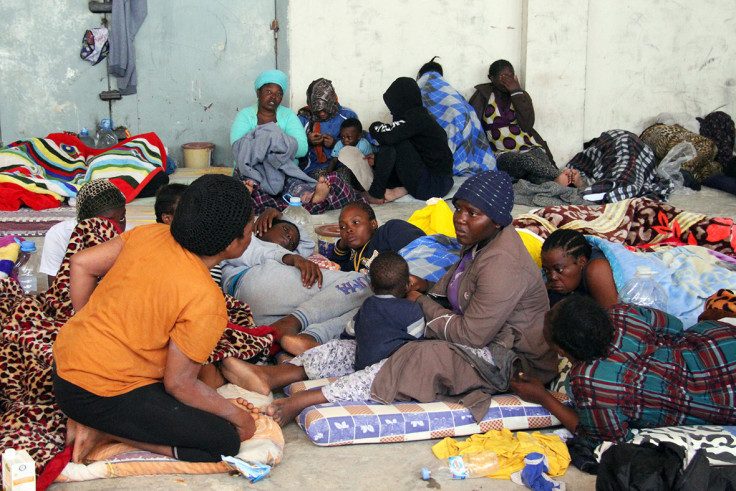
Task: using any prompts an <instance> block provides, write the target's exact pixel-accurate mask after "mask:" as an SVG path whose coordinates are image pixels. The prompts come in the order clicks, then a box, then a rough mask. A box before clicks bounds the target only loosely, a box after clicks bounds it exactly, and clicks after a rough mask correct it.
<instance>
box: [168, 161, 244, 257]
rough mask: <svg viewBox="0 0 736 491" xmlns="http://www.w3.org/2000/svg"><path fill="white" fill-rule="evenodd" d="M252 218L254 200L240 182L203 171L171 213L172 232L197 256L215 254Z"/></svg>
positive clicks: (179, 241)
mask: <svg viewBox="0 0 736 491" xmlns="http://www.w3.org/2000/svg"><path fill="white" fill-rule="evenodd" d="M252 217H253V202H252V200H251V198H250V193H249V192H248V190H247V189H246V187H245V186H243V183H242V182H240V181H238V180H237V179H235V178H234V177H230V176H224V175H222V174H206V175H204V176H202V177H200V178H199V179H197V180H196V181H194V182H193V183H192V184H190V185H189V188H187V190H186V191H184V194H182V196H181V199H179V205H178V206H177V207H176V211H175V212H174V220H173V221H172V222H171V235H173V236H174V239H175V240H176V241H177V242H178V243H179V244H180V245H181V246H182V247H183V248H185V249H187V250H188V251H191V252H193V253H194V254H197V255H199V256H216V255H217V254H219V253H221V252H222V251H224V250H225V249H226V248H227V246H229V245H230V243H231V242H232V241H233V240H235V239H237V238H240V237H242V236H243V229H245V226H246V225H247V224H248V221H249V220H250V219H251V218H252Z"/></svg>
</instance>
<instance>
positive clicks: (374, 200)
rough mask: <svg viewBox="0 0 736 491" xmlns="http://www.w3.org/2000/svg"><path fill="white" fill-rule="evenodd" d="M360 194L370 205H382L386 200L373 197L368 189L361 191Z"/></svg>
mask: <svg viewBox="0 0 736 491" xmlns="http://www.w3.org/2000/svg"><path fill="white" fill-rule="evenodd" d="M360 195H361V196H362V197H363V198H364V199H365V200H366V201H367V202H368V203H370V204H372V205H382V204H384V203H385V202H386V200H385V199H381V198H374V197H373V196H371V195H370V194H369V193H368V191H361V193H360Z"/></svg>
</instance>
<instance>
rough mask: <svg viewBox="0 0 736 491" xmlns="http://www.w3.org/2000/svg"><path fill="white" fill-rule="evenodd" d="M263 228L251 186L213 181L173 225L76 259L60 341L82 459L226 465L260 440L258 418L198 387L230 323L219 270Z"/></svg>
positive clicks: (193, 192)
mask: <svg viewBox="0 0 736 491" xmlns="http://www.w3.org/2000/svg"><path fill="white" fill-rule="evenodd" d="M252 219H253V207H252V202H251V198H250V195H249V193H248V191H247V190H246V188H245V187H244V186H243V185H242V183H240V182H238V181H237V180H236V179H234V178H232V177H226V176H222V175H205V176H203V177H201V178H199V179H197V180H196V181H194V183H192V185H191V186H190V187H189V189H188V190H187V191H186V192H185V193H184V194H183V195H182V197H181V200H180V202H179V205H178V207H177V209H176V212H175V214H174V220H173V222H172V224H171V227H169V226H167V225H164V224H152V225H146V226H141V227H137V228H134V229H132V230H130V231H128V232H125V233H124V234H122V235H121V236H119V237H116V238H114V239H112V240H110V241H109V242H106V243H104V244H100V245H98V246H95V247H92V248H90V249H86V250H84V251H81V252H79V253H77V254H75V255H74V257H72V260H71V279H70V295H71V299H72V304H73V306H74V309H75V311H76V314H75V315H74V316H73V317H72V318H71V319H70V320H69V321H68V322H67V323H66V324H65V325H64V327H62V329H61V330H60V331H59V335H58V337H57V339H56V342H55V343H54V364H55V369H54V391H55V394H56V399H57V403H58V405H59V407H60V408H61V410H62V411H63V412H64V413H65V414H66V415H67V416H68V417H69V424H68V435H67V444H74V452H73V457H72V460H73V461H74V462H81V461H83V460H84V458H85V456H86V455H87V453H89V451H90V450H91V449H92V448H93V447H94V446H95V445H96V444H97V443H100V442H102V441H104V440H107V439H115V440H120V441H123V442H125V443H129V444H131V445H133V446H136V447H138V448H141V449H144V450H148V451H152V452H155V453H159V454H163V455H168V456H172V457H175V458H178V459H180V460H186V461H194V462H211V461H219V460H220V456H221V455H235V454H236V453H237V452H238V450H239V448H240V442H241V441H243V440H245V439H248V438H250V437H251V436H252V435H253V433H254V431H255V423H254V420H253V417H252V415H251V414H250V412H248V411H244V410H243V409H241V408H239V407H236V406H235V405H233V404H231V403H229V402H228V401H227V400H225V399H224V398H223V397H221V396H220V395H219V394H217V392H216V391H215V390H214V389H212V388H211V387H209V386H208V385H206V384H205V383H203V382H202V381H200V380H198V375H199V371H200V369H201V367H202V363H204V362H205V361H206V360H207V357H208V356H209V354H210V353H211V352H212V350H213V349H214V347H215V346H216V344H217V342H218V340H219V339H220V336H221V335H222V333H223V331H224V329H225V327H226V325H227V310H226V307H225V299H224V297H223V295H222V292H221V291H220V290H219V288H218V287H217V285H216V284H215V283H214V282H213V281H212V279H211V278H210V274H209V269H210V268H212V267H213V266H214V265H215V264H217V263H219V262H220V261H222V260H224V259H232V258H236V257H239V256H240V255H241V254H242V253H243V251H245V249H246V248H247V247H248V244H249V243H250V240H251V235H252V229H253V220H252ZM100 277H103V278H102V280H98V279H99V278H100ZM98 281H99V283H98Z"/></svg>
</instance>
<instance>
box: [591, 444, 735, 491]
mask: <svg viewBox="0 0 736 491" xmlns="http://www.w3.org/2000/svg"><path fill="white" fill-rule="evenodd" d="M684 458H685V451H684V450H683V449H682V448H680V447H678V446H677V445H675V444H673V443H669V442H662V443H660V444H659V446H657V445H654V444H652V443H643V444H641V445H634V444H632V443H621V444H618V445H614V446H612V447H611V448H609V449H608V450H606V451H605V452H604V453H603V455H602V456H601V462H600V466H599V467H598V477H597V479H596V482H595V488H596V491H619V490H621V491H624V490H640V491H644V490H646V491H660V490H661V491H670V490H676V491H705V490H708V491H713V490H723V491H727V490H733V489H735V484H734V482H729V480H728V476H727V475H724V474H721V473H720V472H718V471H717V470H718V468H715V467H713V468H712V467H710V465H709V463H708V457H707V456H706V453H705V451H704V450H698V451H697V453H696V454H695V456H694V457H693V459H692V460H691V461H690V463H689V464H688V466H687V468H683V463H684ZM731 477H733V476H731Z"/></svg>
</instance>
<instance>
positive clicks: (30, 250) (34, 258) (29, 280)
mask: <svg viewBox="0 0 736 491" xmlns="http://www.w3.org/2000/svg"><path fill="white" fill-rule="evenodd" d="M15 266H16V268H17V274H18V283H20V286H21V288H23V292H24V293H35V292H37V291H38V277H37V276H36V271H38V255H37V254H36V243H35V242H33V241H32V240H24V241H23V242H21V243H20V252H19V253H18V261H17V262H16V263H15Z"/></svg>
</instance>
